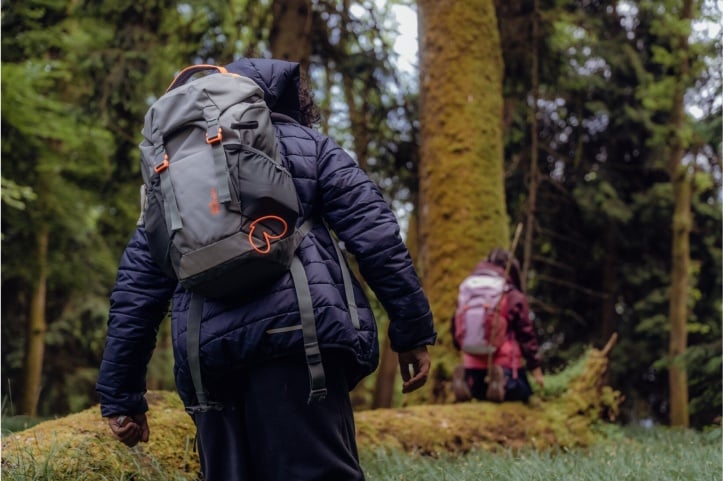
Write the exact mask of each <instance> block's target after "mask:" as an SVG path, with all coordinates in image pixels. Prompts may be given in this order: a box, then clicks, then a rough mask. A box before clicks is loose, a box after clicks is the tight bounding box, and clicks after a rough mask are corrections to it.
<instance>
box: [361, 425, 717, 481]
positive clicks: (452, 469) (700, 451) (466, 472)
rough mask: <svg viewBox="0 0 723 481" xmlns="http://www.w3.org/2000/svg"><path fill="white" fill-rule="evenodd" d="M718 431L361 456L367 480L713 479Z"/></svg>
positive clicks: (662, 430) (625, 433)
mask: <svg viewBox="0 0 723 481" xmlns="http://www.w3.org/2000/svg"><path fill="white" fill-rule="evenodd" d="M721 454H722V445H721V430H720V428H716V429H714V430H711V431H709V432H706V433H700V432H693V431H674V430H669V429H665V428H655V429H650V430H644V431H643V430H639V429H635V430H631V429H626V430H624V431H621V432H620V433H619V435H617V436H615V437H613V438H611V439H610V440H609V441H606V442H604V443H602V444H600V445H597V446H594V447H592V448H589V449H586V450H571V451H560V452H539V451H532V450H522V451H518V452H512V451H507V452H503V453H489V452H482V451H477V452H470V453H468V454H466V455H464V456H444V457H440V458H436V459H435V458H429V457H417V456H410V455H408V454H404V453H399V452H375V453H362V465H363V466H364V470H365V473H366V476H367V480H368V481H392V480H394V481H407V480H409V481H411V480H414V481H452V480H454V481H473V480H474V481H477V480H481V479H489V480H495V481H518V480H525V481H625V480H630V481H647V480H650V481H719V480H721V479H722V478H723V461H722V459H723V458H722V457H721Z"/></svg>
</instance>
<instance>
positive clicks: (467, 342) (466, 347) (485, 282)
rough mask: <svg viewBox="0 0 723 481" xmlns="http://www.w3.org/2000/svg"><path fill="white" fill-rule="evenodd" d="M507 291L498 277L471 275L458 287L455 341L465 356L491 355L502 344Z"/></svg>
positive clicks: (505, 323) (505, 329)
mask: <svg viewBox="0 0 723 481" xmlns="http://www.w3.org/2000/svg"><path fill="white" fill-rule="evenodd" d="M508 290H509V288H508V287H507V283H506V282H505V280H504V278H503V277H502V276H501V275H498V274H493V273H490V274H473V275H471V276H469V277H467V278H466V279H465V280H464V281H462V283H461V284H460V286H459V295H458V298H457V310H456V312H455V316H454V334H455V341H457V344H459V346H460V349H461V350H462V351H463V352H466V353H468V354H476V355H480V354H490V353H494V352H495V351H497V349H499V347H500V346H502V344H503V343H504V342H505V336H506V334H507V302H506V299H507V296H505V295H504V294H505V293H506V292H507V291H508Z"/></svg>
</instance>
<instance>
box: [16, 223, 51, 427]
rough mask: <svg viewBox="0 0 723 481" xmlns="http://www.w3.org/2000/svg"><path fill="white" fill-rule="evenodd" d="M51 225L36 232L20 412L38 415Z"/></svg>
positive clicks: (43, 226)
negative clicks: (34, 262) (49, 229)
mask: <svg viewBox="0 0 723 481" xmlns="http://www.w3.org/2000/svg"><path fill="white" fill-rule="evenodd" d="M49 236H50V235H49V232H48V226H47V225H46V224H42V225H41V227H40V228H39V230H38V232H37V234H36V238H35V240H36V251H35V255H36V261H37V266H38V267H37V274H36V277H35V284H34V285H33V293H32V297H31V300H30V313H29V318H28V324H27V330H26V334H25V336H26V338H25V362H24V364H23V390H22V393H21V398H20V414H26V415H28V416H37V414H38V398H39V396H40V387H41V385H42V377H43V357H44V354H45V333H46V331H47V330H48V326H47V322H46V320H45V304H46V294H47V280H48V239H49Z"/></svg>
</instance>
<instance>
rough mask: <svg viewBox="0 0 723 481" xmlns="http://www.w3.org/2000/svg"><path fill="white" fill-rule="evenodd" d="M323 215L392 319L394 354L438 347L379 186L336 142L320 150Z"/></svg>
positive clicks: (419, 288)
mask: <svg viewBox="0 0 723 481" xmlns="http://www.w3.org/2000/svg"><path fill="white" fill-rule="evenodd" d="M319 148H320V152H319V153H318V158H319V166H318V169H319V171H318V179H319V185H320V191H321V196H322V205H323V215H324V217H325V218H326V219H327V221H328V222H329V225H330V226H331V228H332V229H333V230H334V231H335V232H336V233H337V235H338V236H339V238H340V239H341V240H342V241H343V242H344V245H345V247H346V249H347V250H348V251H349V252H350V253H352V254H353V255H354V257H355V258H356V260H357V262H358V264H359V269H360V271H361V274H362V276H364V280H365V281H366V282H367V283H368V284H369V286H370V287H371V288H372V290H373V291H374V293H375V294H376V296H377V298H378V299H379V301H380V302H381V303H382V305H383V306H384V309H385V310H386V311H387V313H388V314H389V318H390V321H391V322H390V325H389V338H390V340H391V346H392V349H393V350H394V351H396V352H404V351H408V350H410V349H413V348H415V347H419V346H423V345H428V344H434V342H435V339H436V333H435V331H434V323H433V321H432V313H431V310H430V307H429V301H428V300H427V297H426V296H425V294H424V292H423V291H422V286H421V283H420V281H419V278H418V276H417V273H416V271H415V269H414V266H413V264H412V261H411V258H410V256H409V252H408V250H407V248H406V246H405V245H404V242H403V241H402V239H401V236H400V235H399V224H398V223H397V219H396V217H395V215H394V213H393V212H392V210H391V209H390V208H389V206H388V205H387V203H386V201H385V200H384V198H383V197H382V195H381V192H380V191H379V189H378V187H377V186H376V184H375V183H374V182H372V180H371V179H370V178H369V177H368V176H367V175H366V174H365V173H364V171H363V170H362V169H360V168H359V166H358V165H357V164H356V162H354V160H353V159H352V158H351V157H350V156H349V155H348V154H347V153H346V152H345V151H344V150H342V149H341V148H340V147H339V146H338V145H337V144H336V143H335V142H334V141H333V140H331V139H328V138H326V139H324V141H323V142H321V143H320V145H319Z"/></svg>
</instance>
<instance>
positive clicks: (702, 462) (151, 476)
mask: <svg viewBox="0 0 723 481" xmlns="http://www.w3.org/2000/svg"><path fill="white" fill-rule="evenodd" d="M612 428H613V429H609V430H608V432H607V440H606V441H604V442H602V443H600V444H597V445H595V446H593V447H591V448H588V449H572V450H558V451H549V450H548V451H535V450H532V449H529V448H528V449H522V450H518V451H512V450H507V451H503V452H498V453H491V452H487V451H471V452H469V453H467V454H465V455H457V456H453V455H448V454H447V455H440V456H435V457H430V456H419V455H414V454H409V453H404V452H401V451H381V450H380V451H370V450H365V451H362V453H361V463H362V467H363V468H364V471H365V474H366V477H367V481H452V480H454V481H472V480H474V481H478V480H480V479H489V480H495V481H518V480H525V481H626V480H630V481H633V480H634V481H647V480H651V481H719V480H721V479H723V461H722V459H723V458H722V457H721V454H722V453H723V451H722V448H723V445H722V444H721V442H722V437H721V429H720V427H716V428H712V429H710V430H708V431H706V432H698V431H691V430H686V431H682V430H672V429H667V428H662V427H657V428H653V429H642V428H636V429H631V428H624V429H621V428H615V427H612ZM96 442H100V441H99V440H96ZM91 453H92V450H90V449H88V450H86V449H78V451H77V452H76V454H75V456H77V459H72V460H68V459H64V460H61V459H58V455H57V454H54V453H52V452H51V453H49V455H48V456H46V457H43V459H35V458H33V457H32V456H30V457H28V456H25V457H20V456H15V457H14V456H11V457H6V456H3V459H2V479H3V480H4V481H20V480H23V481H30V480H33V481H50V480H54V481H66V480H67V481H70V480H73V481H96V480H97V481H131V480H133V481H195V476H193V475H191V474H190V473H188V474H187V475H185V476H184V475H179V474H178V473H177V472H176V473H170V472H169V471H168V470H166V469H164V468H163V467H162V466H159V465H158V463H157V462H155V461H153V460H151V459H149V458H148V456H144V455H142V453H141V452H140V451H138V452H136V451H135V450H119V451H118V452H114V454H113V455H114V456H118V457H119V458H118V460H117V462H118V463H119V465H122V466H124V468H123V470H122V471H118V472H115V473H114V474H108V473H107V472H106V473H94V472H92V471H89V470H88V469H87V466H88V458H87V457H88V456H89V455H90V454H91ZM61 461H62V462H61Z"/></svg>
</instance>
